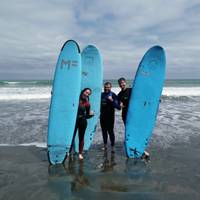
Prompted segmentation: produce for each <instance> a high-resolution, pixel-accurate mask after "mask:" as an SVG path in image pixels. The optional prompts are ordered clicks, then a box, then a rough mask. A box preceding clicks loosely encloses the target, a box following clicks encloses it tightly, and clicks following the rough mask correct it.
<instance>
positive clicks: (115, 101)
mask: <svg viewBox="0 0 200 200" xmlns="http://www.w3.org/2000/svg"><path fill="white" fill-rule="evenodd" d="M112 97H113V107H114V108H117V109H118V110H121V107H120V102H119V100H118V98H117V95H116V94H114V93H113V95H112Z"/></svg>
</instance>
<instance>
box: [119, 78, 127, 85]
mask: <svg viewBox="0 0 200 200" xmlns="http://www.w3.org/2000/svg"><path fill="white" fill-rule="evenodd" d="M122 81H124V82H126V79H125V78H123V77H121V78H119V79H118V84H120V83H121V82H122Z"/></svg>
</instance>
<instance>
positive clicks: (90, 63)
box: [75, 45, 103, 152]
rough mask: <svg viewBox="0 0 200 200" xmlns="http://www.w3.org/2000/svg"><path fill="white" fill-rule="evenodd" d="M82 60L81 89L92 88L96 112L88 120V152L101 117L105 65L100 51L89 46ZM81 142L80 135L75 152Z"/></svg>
mask: <svg viewBox="0 0 200 200" xmlns="http://www.w3.org/2000/svg"><path fill="white" fill-rule="evenodd" d="M81 58H82V81H81V89H84V88H91V90H92V94H91V95H90V99H89V100H90V105H91V111H94V116H93V117H92V118H90V119H88V120H87V129H86V131H85V136H84V150H85V151H87V150H88V149H89V148H90V146H91V144H92V141H93V137H94V134H95V131H96V126H97V122H98V119H99V115H100V102H101V91H102V83H103V64H102V58H101V55H100V53H99V50H98V49H97V48H96V47H95V46H93V45H88V46H87V47H85V48H84V49H83V51H82V53H81ZM78 146H79V140H78V133H77V134H76V139H75V151H76V152H78Z"/></svg>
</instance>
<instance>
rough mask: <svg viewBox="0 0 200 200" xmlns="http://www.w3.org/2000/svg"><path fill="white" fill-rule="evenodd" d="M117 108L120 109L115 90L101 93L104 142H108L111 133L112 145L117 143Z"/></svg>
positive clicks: (101, 122)
mask: <svg viewBox="0 0 200 200" xmlns="http://www.w3.org/2000/svg"><path fill="white" fill-rule="evenodd" d="M109 96H111V97H112V98H113V101H110V100H109V99H108V97H109ZM115 108H117V109H120V105H119V101H118V99H117V96H116V94H115V93H113V92H109V93H105V92H103V93H102V94H101V114H100V124H101V129H102V135H103V142H104V144H107V140H108V134H109V137H110V142H111V146H114V144H115V135H114V130H113V129H114V121H115Z"/></svg>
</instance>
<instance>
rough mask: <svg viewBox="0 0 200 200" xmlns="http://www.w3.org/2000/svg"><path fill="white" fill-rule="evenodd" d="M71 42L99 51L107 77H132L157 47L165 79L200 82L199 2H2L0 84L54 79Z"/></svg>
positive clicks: (174, 0)
mask: <svg viewBox="0 0 200 200" xmlns="http://www.w3.org/2000/svg"><path fill="white" fill-rule="evenodd" d="M68 39H74V40H76V41H77V42H78V44H79V45H80V48H81V49H83V48H84V47H85V46H86V45H88V44H94V45H96V46H97V47H98V48H99V50H100V52H101V55H102V57H103V62H104V78H118V77H119V76H124V77H126V78H133V77H134V74H135V71H136V69H137V66H138V63H139V62H140V60H141V58H142V56H143V55H144V53H145V52H146V51H147V50H148V49H149V48H150V47H151V46H153V45H157V44H158V45H161V46H163V47H164V49H165V50H166V56H167V78H200V1H199V0H170V1H167V0H96V1H93V0H41V1H37V0H1V2H0V79H15V80H16V79H52V77H53V73H54V69H55V64H56V61H57V57H58V55H59V52H60V48H61V47H62V44H63V43H64V42H65V41H66V40H68Z"/></svg>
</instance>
